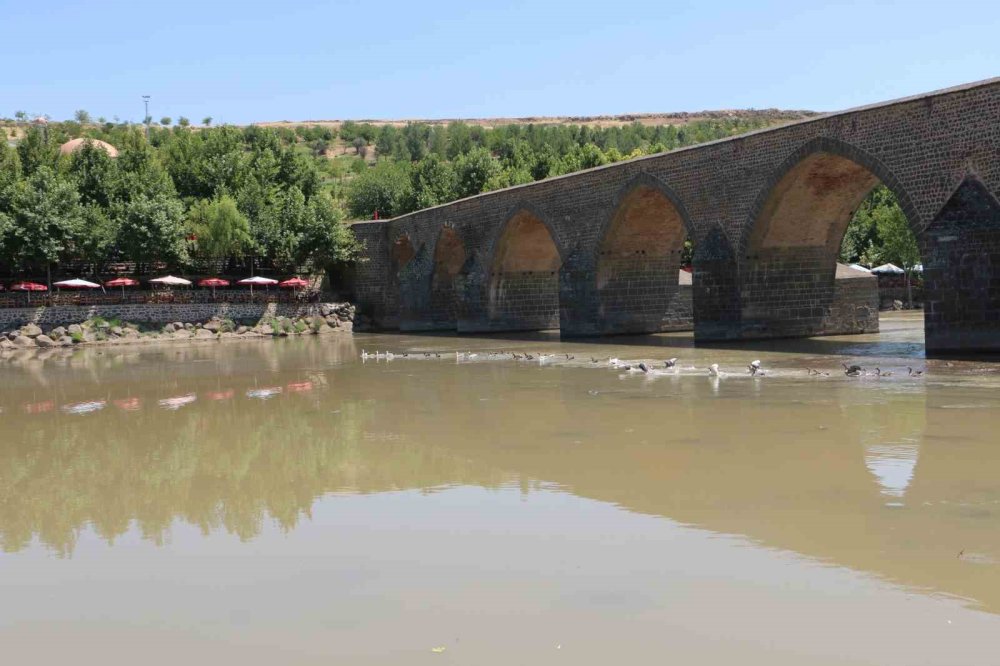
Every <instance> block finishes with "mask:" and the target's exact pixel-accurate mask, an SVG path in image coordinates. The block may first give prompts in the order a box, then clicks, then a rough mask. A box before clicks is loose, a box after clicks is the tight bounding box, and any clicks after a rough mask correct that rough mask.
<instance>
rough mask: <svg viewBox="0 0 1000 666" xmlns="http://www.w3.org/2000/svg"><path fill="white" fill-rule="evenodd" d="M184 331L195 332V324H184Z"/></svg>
mask: <svg viewBox="0 0 1000 666" xmlns="http://www.w3.org/2000/svg"><path fill="white" fill-rule="evenodd" d="M184 330H185V331H193V330H194V324H192V323H191V322H188V323H186V324H184Z"/></svg>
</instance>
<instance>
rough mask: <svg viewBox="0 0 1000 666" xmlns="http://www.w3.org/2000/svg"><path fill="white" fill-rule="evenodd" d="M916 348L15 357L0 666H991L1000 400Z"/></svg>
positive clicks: (1, 523)
mask: <svg viewBox="0 0 1000 666" xmlns="http://www.w3.org/2000/svg"><path fill="white" fill-rule="evenodd" d="M921 340H922V334H921V329H920V320H919V317H918V316H914V315H895V316H889V317H885V318H884V319H883V332H882V333H881V334H879V335H874V336H861V337H857V336H855V337H843V338H823V339H816V340H805V341H783V342H768V343H756V344H749V343H747V344H742V345H735V346H725V347H718V348H707V349H706V348H700V347H699V348H694V347H693V345H692V344H691V340H690V336H687V335H679V334H678V335H664V336H653V337H646V338H634V339H611V340H607V339H605V340H601V341H599V342H595V343H587V342H569V343H561V342H559V341H558V340H557V339H556V338H555V337H553V336H551V335H546V334H539V335H531V336H513V337H506V338H504V337H495V338H456V337H450V336H406V335H358V336H355V337H354V338H348V337H334V336H331V337H324V338H307V339H289V340H279V341H274V342H270V341H267V342H261V343H255V342H254V343H233V344H205V345H188V346H162V347H157V348H155V349H154V348H103V349H98V348H93V349H86V350H76V351H74V352H73V353H72V354H69V355H63V354H52V355H49V356H45V355H34V356H31V355H25V356H15V357H11V358H7V359H5V360H3V361H0V364H2V365H0V373H2V377H3V380H4V381H3V383H2V386H0V409H2V414H0V419H2V421H0V422H2V424H3V425H2V430H0V432H2V435H3V436H2V439H0V646H2V648H0V649H2V652H3V655H4V663H11V664H27V663H31V664H47V663H65V662H69V661H74V662H79V661H83V662H84V663H101V664H135V663H143V664H177V663H182V662H190V663H207V662H209V661H210V660H214V661H217V662H218V663H242V664H274V663H284V664H330V663H343V664H452V663H454V664H459V663H475V664H521V663H523V664H549V663H567V664H574V665H579V664H608V663H654V662H655V663H705V664H709V663H740V664H881V665H884V664H942V665H944V664H947V665H955V664H997V663H1000V649H998V648H1000V638H998V637H1000V409H998V408H1000V390H998V389H1000V374H998V373H997V370H998V367H997V366H994V365H991V364H989V363H982V362H976V361H951V362H945V361H934V362H928V361H925V360H924V359H923V358H922V345H921ZM362 349H366V350H368V351H370V352H373V351H375V350H376V349H377V350H379V351H386V350H388V351H392V352H393V353H394V354H395V358H394V359H393V360H391V361H386V360H384V359H381V358H380V359H378V360H376V359H369V360H367V361H363V360H362V359H361V358H360V353H361V350H362ZM456 350H462V351H467V352H473V353H475V354H476V356H475V357H474V358H463V359H456V357H455V354H454V352H455V351H456ZM499 350H504V351H508V352H509V351H515V352H517V353H519V354H522V353H525V352H527V353H531V354H535V353H536V352H541V353H542V354H552V355H553V356H552V358H547V359H546V360H544V361H543V362H539V360H538V359H537V358H535V359H534V360H532V361H527V360H521V361H514V360H512V359H510V357H509V356H507V357H500V356H491V355H490V353H489V352H490V351H499ZM404 353H407V354H409V355H408V356H407V357H405V358H404V357H402V354H404ZM428 353H429V354H430V356H429V357H427V356H425V354H428ZM437 354H441V356H440V357H438V356H437ZM567 354H568V355H570V356H573V358H572V359H570V358H566V355H567ZM674 356H676V357H678V358H679V361H678V363H677V368H676V369H674V370H665V369H658V372H656V374H654V375H645V374H642V373H629V372H623V371H621V370H617V369H614V368H611V367H609V366H608V362H607V359H608V358H609V357H618V358H621V359H623V360H636V361H637V360H645V361H647V362H648V363H650V365H651V366H653V367H654V368H656V367H657V365H660V366H662V359H665V358H669V357H674ZM592 357H593V358H596V359H598V362H597V363H592V362H591V358H592ZM757 358H759V359H760V360H761V361H762V365H763V367H764V368H765V371H766V376H764V377H762V378H760V377H759V378H751V377H749V376H748V375H747V373H746V370H745V366H746V364H747V363H748V362H749V361H751V360H754V359H757ZM658 361H659V363H657V362H658ZM713 362H714V363H718V364H719V365H720V366H721V368H722V370H723V373H724V376H723V377H721V378H717V379H712V378H710V377H709V376H708V373H707V371H706V370H705V368H706V367H707V366H708V365H709V364H710V363H713ZM843 362H847V363H849V364H854V363H857V364H859V365H862V366H864V367H865V368H866V372H873V371H874V368H875V367H879V368H881V370H882V371H883V372H891V373H892V374H891V375H890V376H888V377H886V376H883V377H881V378H877V377H875V376H873V375H871V374H866V375H865V376H862V377H854V378H850V377H846V376H844V374H843V372H842V371H840V370H839V369H840V364H841V363H843ZM907 366H910V367H913V368H914V370H925V373H926V374H925V375H923V376H922V377H919V378H913V377H910V376H908V374H907V372H908V371H907V369H906V367H907ZM806 368H813V369H815V370H817V371H818V372H820V373H829V376H824V375H823V374H820V375H810V374H809V373H808V371H807V370H806Z"/></svg>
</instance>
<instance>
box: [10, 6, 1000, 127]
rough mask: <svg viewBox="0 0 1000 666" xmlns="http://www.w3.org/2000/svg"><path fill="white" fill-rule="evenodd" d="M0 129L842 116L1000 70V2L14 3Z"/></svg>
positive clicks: (986, 76)
mask: <svg viewBox="0 0 1000 666" xmlns="http://www.w3.org/2000/svg"><path fill="white" fill-rule="evenodd" d="M0 35H2V37H0V62H3V63H4V67H3V70H2V74H0V77H2V78H0V116H12V115H13V114H14V112H15V111H16V110H24V111H27V112H33V113H47V114H50V115H51V116H52V117H53V118H57V119H65V118H69V117H71V116H72V114H73V111H74V110H75V109H79V108H83V109H87V110H88V111H90V112H91V114H92V115H93V116H94V117H97V116H102V115H103V116H106V117H108V118H112V117H113V116H116V115H117V116H120V117H121V118H122V119H123V120H124V119H131V120H140V119H141V118H142V100H141V95H143V94H149V95H151V96H152V103H151V107H150V113H151V115H153V116H154V117H155V118H160V117H161V116H164V115H167V116H172V117H173V118H174V119H176V118H177V117H178V116H181V115H184V116H188V117H189V118H191V119H192V120H193V121H195V122H200V120H201V118H202V117H204V116H206V115H211V116H213V117H214V118H215V119H216V121H217V122H232V123H246V122H252V121H263V120H283V119H288V120H304V119H318V118H442V117H444V118H451V117H489V116H527V115H593V114H616V113H627V112H655V111H695V110H701V109H720V108H748V107H756V108H764V107H780V108H807V109H815V110H820V111H823V110H836V109H841V108H847V107H850V106H857V105H859V104H865V103H869V102H876V101H881V100H886V99H891V98H894V97H900V96H904V95H909V94H913V93H919V92H925V91H929V90H934V89H937V88H942V87H946V86H950V85H954V84H958V83H965V82H969V81H974V80H978V79H984V78H989V77H991V76H996V75H1000V0H992V1H981V2H967V1H962V0H949V1H941V0H938V1H936V2H923V1H916V2H877V1H873V2H816V1H812V2H810V1H809V0H797V1H795V2H778V1H773V2H748V1H745V0H744V1H741V0H715V1H714V2H710V1H707V0H706V1H702V2H670V1H669V0H632V1H631V2H614V1H613V0H612V1H606V2H600V3H590V2H586V1H579V2H544V0H537V1H536V2H520V1H518V2H491V3H482V2H478V1H477V0H466V1H465V2H455V1H452V0H447V1H435V0H425V1H423V2H420V1H416V0H404V1H397V0H382V1H378V0H343V1H330V0H326V1H316V0H296V1H294V2H282V1H280V0H279V1H277V2H275V1H271V2H259V1H258V0H247V1H246V2H242V3H229V2H219V1H213V0H201V1H199V2H189V1H188V0H179V1H177V0H171V1H170V2H134V1H130V2H86V1H85V0H45V1H44V2H40V3H34V2H25V1H24V0H17V1H16V2H11V1H9V0H0Z"/></svg>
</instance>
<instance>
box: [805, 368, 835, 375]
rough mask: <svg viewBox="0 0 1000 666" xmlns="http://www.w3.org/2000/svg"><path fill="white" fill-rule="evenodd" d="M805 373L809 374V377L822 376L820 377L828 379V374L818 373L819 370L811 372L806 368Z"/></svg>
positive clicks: (811, 370)
mask: <svg viewBox="0 0 1000 666" xmlns="http://www.w3.org/2000/svg"><path fill="white" fill-rule="evenodd" d="M806 371H808V372H809V375H810V376H811V377H820V376H822V377H829V376H830V373H829V372H820V371H819V370H813V369H812V368H806Z"/></svg>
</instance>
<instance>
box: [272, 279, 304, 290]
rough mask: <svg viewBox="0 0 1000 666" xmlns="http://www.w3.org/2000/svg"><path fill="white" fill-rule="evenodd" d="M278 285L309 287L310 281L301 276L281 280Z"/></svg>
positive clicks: (298, 287)
mask: <svg viewBox="0 0 1000 666" xmlns="http://www.w3.org/2000/svg"><path fill="white" fill-rule="evenodd" d="M278 286H279V287H284V288H286V289H302V288H303V287H308V286H309V283H308V282H307V281H305V280H303V279H302V278H300V277H293V278H288V279H287V280H285V281H284V282H279V283H278Z"/></svg>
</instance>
